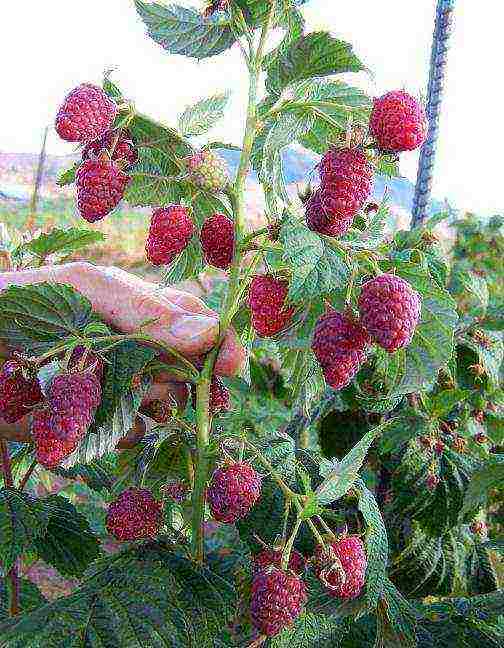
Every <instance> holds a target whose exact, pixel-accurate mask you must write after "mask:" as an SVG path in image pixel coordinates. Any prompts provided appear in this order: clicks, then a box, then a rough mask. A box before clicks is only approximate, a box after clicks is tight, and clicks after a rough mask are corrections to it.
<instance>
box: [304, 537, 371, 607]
mask: <svg viewBox="0 0 504 648" xmlns="http://www.w3.org/2000/svg"><path fill="white" fill-rule="evenodd" d="M315 558H316V563H315V574H316V576H317V578H319V579H320V580H321V581H322V583H323V584H324V585H325V587H326V589H327V591H328V593H329V594H330V595H331V596H334V597H337V598H341V599H347V600H348V599H354V598H357V597H358V596H359V595H360V593H361V592H362V588H363V587H364V582H365V575H366V568H367V558H366V552H365V550H364V544H363V542H362V540H361V539H360V538H359V537H358V536H347V537H346V538H343V539H342V540H337V541H336V542H331V544H330V553H329V555H328V554H327V553H326V550H325V549H324V548H323V547H322V546H320V545H319V546H318V547H317V548H316V550H315Z"/></svg>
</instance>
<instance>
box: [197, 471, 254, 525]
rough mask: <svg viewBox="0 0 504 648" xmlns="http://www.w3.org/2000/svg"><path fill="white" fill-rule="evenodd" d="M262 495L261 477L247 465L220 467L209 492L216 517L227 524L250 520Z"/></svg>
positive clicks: (215, 473)
mask: <svg viewBox="0 0 504 648" xmlns="http://www.w3.org/2000/svg"><path fill="white" fill-rule="evenodd" d="M260 496H261V476H260V475H259V474H258V473H256V471H255V470H254V469H253V468H252V467H251V466H249V465H248V464H247V463H243V462H236V463H231V464H227V465H225V466H223V467H222V468H217V470H215V472H214V474H213V475H212V479H211V480H210V484H209V486H208V489H207V500H208V504H209V506H210V511H211V513H212V516H213V517H214V519H215V520H217V521H218V522H225V523H227V524H233V523H234V522H236V521H237V520H241V519H242V518H244V517H246V516H247V515H248V514H249V512H250V509H251V508H252V507H253V506H254V504H255V503H256V502H257V500H258V499H259V497H260Z"/></svg>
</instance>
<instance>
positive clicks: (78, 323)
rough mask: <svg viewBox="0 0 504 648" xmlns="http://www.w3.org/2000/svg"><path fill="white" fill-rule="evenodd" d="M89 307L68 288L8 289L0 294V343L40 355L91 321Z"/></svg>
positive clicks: (41, 285) (87, 302) (47, 284)
mask: <svg viewBox="0 0 504 648" xmlns="http://www.w3.org/2000/svg"><path fill="white" fill-rule="evenodd" d="M92 316H93V315H92V308H91V304H90V302H89V300H88V299H86V297H84V296H83V295H81V294H80V293H78V292H77V291H76V290H74V289H73V288H71V287H70V286H67V285H63V284H50V283H41V284H34V285H32V286H10V287H9V288H7V289H6V290H4V291H2V292H1V293H0V339H2V340H4V341H5V342H7V343H8V344H9V345H11V346H13V347H16V348H22V349H23V350H24V351H25V352H28V353H30V352H33V353H40V352H43V351H47V350H49V349H51V348H52V347H53V346H54V345H55V344H56V343H57V342H60V341H61V340H64V339H65V338H67V337H68V336H71V335H75V334H76V333H78V332H79V331H80V330H82V329H83V328H84V327H85V326H86V325H87V324H89V322H90V321H91V319H92Z"/></svg>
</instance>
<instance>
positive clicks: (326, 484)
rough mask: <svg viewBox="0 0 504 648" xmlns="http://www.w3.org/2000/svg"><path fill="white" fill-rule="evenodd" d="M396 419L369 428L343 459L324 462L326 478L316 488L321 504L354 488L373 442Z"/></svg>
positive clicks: (323, 473) (323, 471)
mask: <svg viewBox="0 0 504 648" xmlns="http://www.w3.org/2000/svg"><path fill="white" fill-rule="evenodd" d="M394 420H395V419H390V420H388V421H386V422H385V423H382V424H381V425H378V426H377V427H375V428H373V429H372V430H369V432H367V433H366V434H365V435H364V436H363V437H362V439H361V440H360V441H359V443H358V444H357V445H356V446H355V447H353V448H352V450H350V452H349V453H348V454H347V455H346V457H344V458H343V459H342V460H341V461H337V460H335V461H334V462H331V461H326V462H324V465H323V466H321V471H320V472H321V474H322V475H323V477H325V479H324V481H323V482H322V484H321V485H320V486H319V487H318V488H317V490H316V493H317V500H318V501H319V503H320V504H331V503H332V502H335V501H336V500H338V499H340V498H341V497H343V495H345V494H346V493H347V492H348V491H349V490H350V488H352V486H353V485H354V483H355V482H356V480H357V479H358V477H359V470H360V469H361V467H362V464H363V463H364V460H365V458H366V455H367V453H368V450H369V448H370V447H371V444H372V443H373V441H374V440H375V439H376V438H377V437H378V436H381V435H382V434H383V433H384V432H385V431H386V430H387V429H388V428H389V427H391V426H392V425H393V423H394Z"/></svg>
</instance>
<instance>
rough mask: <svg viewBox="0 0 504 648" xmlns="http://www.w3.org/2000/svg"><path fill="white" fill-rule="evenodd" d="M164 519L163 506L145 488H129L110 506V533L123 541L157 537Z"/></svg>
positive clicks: (108, 527)
mask: <svg viewBox="0 0 504 648" xmlns="http://www.w3.org/2000/svg"><path fill="white" fill-rule="evenodd" d="M162 518H163V504H162V503H161V502H158V501H157V500H156V499H154V496H153V494H152V493H151V492H150V491H149V490H147V489H145V488H128V490H125V491H123V492H122V493H121V494H120V495H119V497H118V498H117V499H116V500H115V501H114V502H112V504H110V505H109V507H108V511H107V518H106V525H107V530H108V532H109V533H110V534H111V535H113V536H114V537H115V538H117V539H118V540H121V541H125V540H141V539H142V538H152V537H154V536H156V535H157V534H158V532H159V529H160V527H161V522H162Z"/></svg>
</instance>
